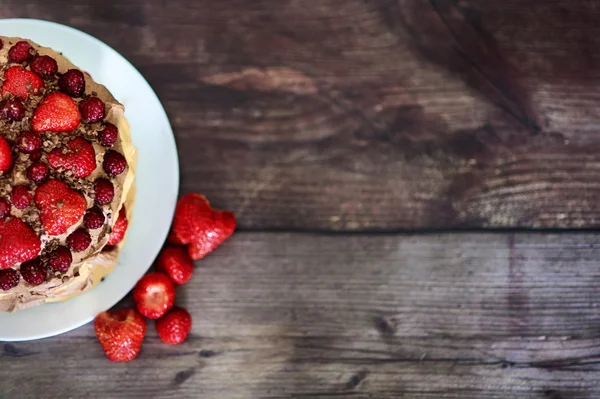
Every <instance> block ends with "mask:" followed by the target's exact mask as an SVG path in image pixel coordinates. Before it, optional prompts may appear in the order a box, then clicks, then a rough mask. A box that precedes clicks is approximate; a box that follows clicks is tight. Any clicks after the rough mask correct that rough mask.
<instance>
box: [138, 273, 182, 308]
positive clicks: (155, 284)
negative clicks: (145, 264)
mask: <svg viewBox="0 0 600 399" xmlns="http://www.w3.org/2000/svg"><path fill="white" fill-rule="evenodd" d="M133 301H134V302H135V305H136V307H137V309H138V311H139V312H140V313H141V314H142V315H144V316H146V317H147V318H149V319H158V318H160V317H162V316H163V315H164V314H165V313H167V311H168V310H169V309H171V307H172V306H173V303H174V302H175V285H174V284H173V282H172V281H171V279H169V277H167V276H166V275H165V274H162V273H156V272H154V273H148V274H146V275H145V276H144V277H142V279H141V280H140V281H138V282H137V284H136V285H135V288H134V289H133Z"/></svg>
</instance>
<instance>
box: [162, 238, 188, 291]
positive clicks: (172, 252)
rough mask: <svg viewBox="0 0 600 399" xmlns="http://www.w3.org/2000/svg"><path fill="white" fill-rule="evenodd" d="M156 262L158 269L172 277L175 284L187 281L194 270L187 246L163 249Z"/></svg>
mask: <svg viewBox="0 0 600 399" xmlns="http://www.w3.org/2000/svg"><path fill="white" fill-rule="evenodd" d="M156 264H157V270H158V271H159V272H163V273H165V274H166V275H168V276H169V277H171V280H173V282H174V283H175V284H185V283H187V282H188V281H189V280H190V278H192V273H193V272H194V264H193V263H192V259H191V258H190V255H188V253H187V251H186V250H185V248H182V247H167V248H165V249H163V250H162V252H161V253H160V256H159V257H158V260H157V261H156Z"/></svg>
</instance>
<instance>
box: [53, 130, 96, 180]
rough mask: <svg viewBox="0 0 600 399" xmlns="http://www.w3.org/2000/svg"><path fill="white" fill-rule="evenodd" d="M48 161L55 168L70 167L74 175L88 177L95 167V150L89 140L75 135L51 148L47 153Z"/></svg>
mask: <svg viewBox="0 0 600 399" xmlns="http://www.w3.org/2000/svg"><path fill="white" fill-rule="evenodd" d="M48 163H49V164H50V166H52V167H53V168H55V169H56V168H67V169H71V171H73V175H74V176H75V177H79V178H83V177H88V176H89V175H91V174H92V172H93V171H94V169H96V152H95V151H94V147H93V146H92V144H91V143H90V142H89V141H87V140H85V139H82V138H81V137H77V138H75V139H73V140H71V141H69V142H68V143H67V144H65V145H64V146H63V147H59V148H55V149H54V150H52V151H51V152H50V154H48Z"/></svg>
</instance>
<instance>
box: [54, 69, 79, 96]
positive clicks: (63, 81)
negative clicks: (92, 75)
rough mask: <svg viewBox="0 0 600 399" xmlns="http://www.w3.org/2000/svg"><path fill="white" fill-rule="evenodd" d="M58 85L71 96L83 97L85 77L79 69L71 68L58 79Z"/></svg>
mask: <svg viewBox="0 0 600 399" xmlns="http://www.w3.org/2000/svg"><path fill="white" fill-rule="evenodd" d="M58 85H59V86H60V89H61V90H62V91H64V92H65V93H67V94H68V95H70V96H71V97H81V95H82V94H83V92H84V90H85V78H84V77H83V73H81V71H80V70H79V69H69V70H68V71H67V72H65V73H64V75H62V76H61V77H60V79H58Z"/></svg>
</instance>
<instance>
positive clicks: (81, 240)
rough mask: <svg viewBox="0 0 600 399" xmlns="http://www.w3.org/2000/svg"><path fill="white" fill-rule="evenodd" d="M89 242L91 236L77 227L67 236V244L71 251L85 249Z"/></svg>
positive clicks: (90, 241)
mask: <svg viewBox="0 0 600 399" xmlns="http://www.w3.org/2000/svg"><path fill="white" fill-rule="evenodd" d="M91 243H92V237H90V233H88V232H87V230H84V229H77V230H75V231H74V232H73V233H71V235H70V236H68V237H67V245H68V246H69V248H71V250H72V251H73V252H81V251H85V250H86V249H88V247H89V246H90V244H91Z"/></svg>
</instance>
